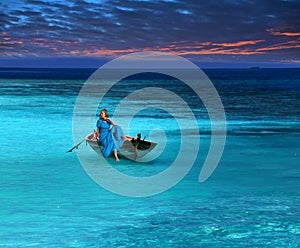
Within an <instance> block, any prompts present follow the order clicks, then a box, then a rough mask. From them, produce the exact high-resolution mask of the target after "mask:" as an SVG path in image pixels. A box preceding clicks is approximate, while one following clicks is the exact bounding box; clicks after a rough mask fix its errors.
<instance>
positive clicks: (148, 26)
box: [0, 0, 300, 60]
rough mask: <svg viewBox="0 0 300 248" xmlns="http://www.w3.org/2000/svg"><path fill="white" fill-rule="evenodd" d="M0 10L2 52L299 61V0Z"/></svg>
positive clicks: (35, 1)
mask: <svg viewBox="0 0 300 248" xmlns="http://www.w3.org/2000/svg"><path fill="white" fill-rule="evenodd" d="M0 9H1V10H2V11H1V16H0V22H1V27H2V28H1V34H0V39H1V44H0V49H1V54H2V57H10V56H117V55H119V54H122V53H127V52H132V51H140V50H152V49H156V50H162V51H170V52H175V53H177V54H179V55H186V56H204V55H205V56H210V55H222V54H223V55H227V56H228V55H234V56H237V55H259V56H260V57H261V55H265V58H267V59H273V60H276V59H277V60H279V58H281V56H284V57H285V59H289V55H288V54H294V56H293V58H292V59H293V60H299V48H300V41H299V37H300V35H299V32H300V30H299V27H300V23H299V17H298V16H299V14H298V13H299V11H300V2H299V1H279V0H273V1H251V0H248V1H247V0H244V1H230V0H227V1H194V0H187V1H135V0H125V1H124V0H114V1H104V2H102V3H99V2H98V3H92V2H86V1H40V0H28V1H26V2H25V4H24V3H22V2H16V4H13V5H12V4H9V3H6V4H3V3H1V5H0ZM287 50H288V52H287ZM291 51H292V52H291ZM262 57H263V56H262Z"/></svg>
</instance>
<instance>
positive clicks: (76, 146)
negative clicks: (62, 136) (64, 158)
mask: <svg viewBox="0 0 300 248" xmlns="http://www.w3.org/2000/svg"><path fill="white" fill-rule="evenodd" d="M83 141H85V139H83V140H82V141H80V142H79V143H78V144H77V145H75V146H73V147H72V148H71V149H70V150H69V151H67V152H72V151H73V150H74V149H75V148H76V149H78V146H80V145H81V143H82V142H83Z"/></svg>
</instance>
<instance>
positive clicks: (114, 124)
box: [107, 118, 117, 126]
mask: <svg viewBox="0 0 300 248" xmlns="http://www.w3.org/2000/svg"><path fill="white" fill-rule="evenodd" d="M107 120H109V121H110V123H111V124H112V125H113V126H116V125H117V123H116V122H114V121H113V120H112V119H110V118H107Z"/></svg>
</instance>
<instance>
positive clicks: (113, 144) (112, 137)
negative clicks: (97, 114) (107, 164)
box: [97, 119, 124, 158]
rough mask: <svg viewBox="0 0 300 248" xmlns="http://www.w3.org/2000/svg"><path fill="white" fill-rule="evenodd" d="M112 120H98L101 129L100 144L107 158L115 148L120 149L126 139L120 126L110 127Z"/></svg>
mask: <svg viewBox="0 0 300 248" xmlns="http://www.w3.org/2000/svg"><path fill="white" fill-rule="evenodd" d="M110 126H111V122H110V120H108V121H103V120H101V119H99V120H98V121H97V127H98V128H99V130H100V133H99V141H98V142H99V145H101V146H102V147H103V148H102V151H101V152H102V154H103V156H104V157H105V158H106V157H108V156H109V155H110V154H111V153H112V152H113V151H114V150H115V149H118V148H119V147H121V146H122V145H123V142H124V140H123V139H122V136H123V135H124V134H123V131H122V129H121V127H119V126H112V128H110Z"/></svg>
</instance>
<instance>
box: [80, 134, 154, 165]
mask: <svg viewBox="0 0 300 248" xmlns="http://www.w3.org/2000/svg"><path fill="white" fill-rule="evenodd" d="M127 138H128V139H129V140H125V141H124V143H123V145H122V147H120V148H119V149H118V153H119V154H121V155H122V156H124V157H126V158H128V159H131V160H134V161H136V160H137V159H140V158H143V157H144V156H146V155H147V154H148V153H149V152H151V151H152V150H153V149H154V148H155V147H156V145H157V143H154V142H150V141H148V140H139V141H134V140H133V139H134V138H133V137H131V136H127ZM85 140H86V142H87V143H88V144H89V145H90V147H91V148H92V149H93V150H94V151H95V152H96V153H98V154H99V155H101V156H102V153H101V149H102V146H101V145H99V144H98V141H97V139H96V135H95V133H91V134H89V135H87V136H86V138H85ZM131 140H132V141H131Z"/></svg>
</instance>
